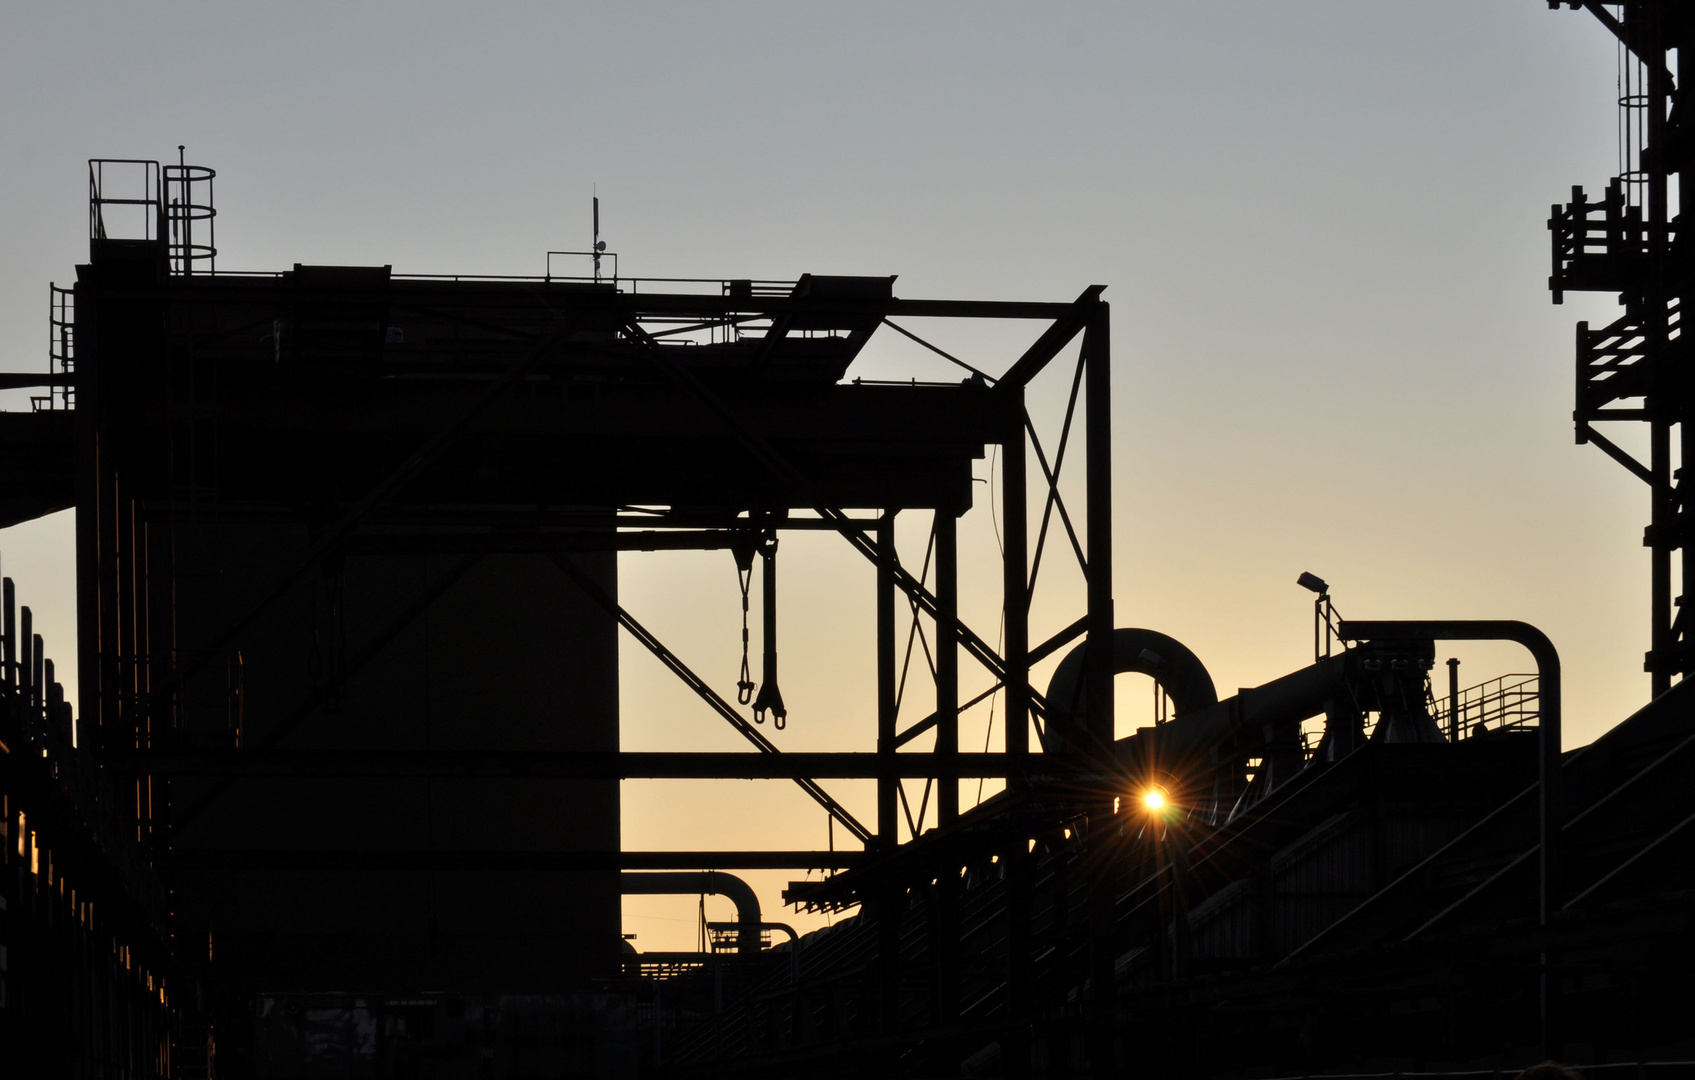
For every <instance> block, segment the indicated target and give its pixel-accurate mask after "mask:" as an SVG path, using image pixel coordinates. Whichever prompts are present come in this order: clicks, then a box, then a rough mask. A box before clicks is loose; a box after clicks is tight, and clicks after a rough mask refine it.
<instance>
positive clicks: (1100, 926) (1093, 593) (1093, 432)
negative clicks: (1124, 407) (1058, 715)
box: [1083, 301, 1127, 1076]
mask: <svg viewBox="0 0 1695 1080" xmlns="http://www.w3.org/2000/svg"><path fill="white" fill-rule="evenodd" d="M1094 306H1095V311H1094V313H1093V315H1092V316H1091V317H1090V319H1089V325H1088V327H1087V328H1086V329H1085V330H1084V331H1083V362H1084V364H1085V365H1087V368H1086V375H1087V378H1088V384H1087V388H1088V394H1087V400H1086V402H1085V405H1084V414H1083V416H1084V424H1085V431H1086V437H1085V443H1084V446H1085V449H1086V452H1087V459H1086V461H1085V483H1086V489H1087V490H1086V495H1087V501H1088V517H1089V520H1088V526H1087V531H1088V545H1089V550H1088V555H1089V568H1088V598H1089V612H1088V619H1089V636H1088V639H1087V645H1086V646H1085V647H1086V649H1087V652H1086V654H1085V659H1086V661H1087V662H1086V664H1085V671H1086V672H1087V680H1088V681H1087V692H1088V700H1089V715H1088V725H1089V738H1088V740H1087V744H1088V746H1089V748H1090V752H1091V757H1092V758H1093V761H1092V762H1091V764H1090V771H1091V772H1093V773H1096V774H1097V775H1104V776H1112V775H1114V774H1115V773H1116V772H1117V768H1116V764H1117V763H1116V759H1115V758H1114V755H1113V737H1114V735H1115V734H1116V730H1115V702H1114V700H1113V676H1114V674H1115V673H1114V671H1113V668H1114V667H1115V664H1114V662H1113V661H1114V656H1113V652H1114V650H1113V610H1112V341H1111V324H1110V319H1109V316H1110V313H1109V310H1108V308H1107V305H1106V304H1104V303H1101V302H1100V301H1096V302H1095V305H1094ZM1118 794H1127V793H1121V792H1115V791H1112V790H1110V789H1108V788H1106V787H1105V786H1104V785H1103V786H1102V788H1101V790H1099V791H1097V792H1095V793H1094V798H1092V799H1091V800H1090V801H1091V803H1092V805H1091V807H1090V813H1089V816H1090V819H1091V822H1090V828H1089V838H1090V843H1089V861H1090V863H1091V866H1090V873H1089V875H1088V880H1089V883H1090V886H1091V887H1090V889H1089V899H1088V917H1089V969H1090V970H1089V978H1090V985H1091V986H1092V987H1093V993H1092V996H1091V1000H1090V1002H1089V1012H1090V1014H1091V1015H1090V1021H1091V1022H1090V1025H1089V1028H1090V1030H1089V1059H1090V1065H1091V1066H1092V1071H1093V1072H1094V1074H1095V1075H1097V1076H1109V1075H1114V1074H1115V1073H1116V1068H1117V1066H1116V1062H1115V1058H1116V1054H1115V1053H1114V1031H1113V1004H1114V1001H1115V999H1116V998H1117V986H1116V983H1117V978H1116V975H1115V972H1114V958H1115V957H1116V956H1117V950H1115V949H1114V948H1113V941H1114V937H1115V935H1114V933H1113V930H1114V924H1115V919H1114V915H1115V912H1114V910H1113V903H1112V889H1111V887H1110V882H1111V872H1112V861H1113V860H1112V859H1111V853H1110V851H1109V850H1108V849H1107V844H1108V839H1107V838H1108V837H1110V836H1112V835H1113V834H1114V833H1115V832H1116V830H1114V829H1113V828H1112V816H1113V801H1114V796H1115V795H1118Z"/></svg>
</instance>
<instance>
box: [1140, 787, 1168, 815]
mask: <svg viewBox="0 0 1695 1080" xmlns="http://www.w3.org/2000/svg"><path fill="white" fill-rule="evenodd" d="M1142 805H1143V806H1144V807H1146V808H1147V809H1148V810H1150V811H1152V812H1153V813H1156V814H1157V813H1159V812H1160V811H1161V810H1164V809H1165V792H1163V791H1161V790H1160V789H1159V788H1149V789H1148V790H1146V791H1144V792H1142Z"/></svg>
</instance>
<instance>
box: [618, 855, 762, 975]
mask: <svg viewBox="0 0 1695 1080" xmlns="http://www.w3.org/2000/svg"><path fill="white" fill-rule="evenodd" d="M618 892H619V893H620V894H621V895H624V896H688V895H690V894H691V893H712V894H714V895H716V896H727V897H729V898H730V901H731V902H732V903H734V904H735V905H736V923H737V925H738V926H739V927H740V928H741V932H740V933H739V934H738V935H737V937H738V938H739V940H738V941H737V943H736V951H737V952H739V953H741V954H742V955H744V956H747V955H751V954H753V953H756V952H758V951H759V927H760V916H759V897H758V896H755V895H754V892H753V889H752V887H750V886H749V885H748V883H747V882H745V881H743V880H742V879H741V878H739V877H737V876H735V875H734V874H726V873H724V872H722V871H719V870H659V871H653V872H649V873H640V872H634V871H630V870H625V871H623V872H621V873H620V874H619V875H618Z"/></svg>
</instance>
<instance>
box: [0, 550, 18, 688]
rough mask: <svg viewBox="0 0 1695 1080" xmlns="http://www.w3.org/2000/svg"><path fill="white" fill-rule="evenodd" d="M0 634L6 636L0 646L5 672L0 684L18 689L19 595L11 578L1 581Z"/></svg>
mask: <svg viewBox="0 0 1695 1080" xmlns="http://www.w3.org/2000/svg"><path fill="white" fill-rule="evenodd" d="M0 607H3V608H4V613H3V614H0V634H3V635H4V636H5V639H6V640H5V642H4V643H3V644H0V666H4V668H5V671H4V672H0V682H4V683H5V684H6V685H7V686H8V687H10V688H12V689H14V690H15V689H17V687H18V595H17V591H16V587H15V586H14V585H13V584H12V579H11V578H5V579H0Z"/></svg>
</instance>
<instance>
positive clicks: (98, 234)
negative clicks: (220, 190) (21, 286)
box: [88, 146, 218, 276]
mask: <svg viewBox="0 0 1695 1080" xmlns="http://www.w3.org/2000/svg"><path fill="white" fill-rule="evenodd" d="M177 151H178V154H179V158H178V161H177V163H176V164H175V165H165V166H161V165H160V164H159V163H158V162H157V161H147V160H141V159H137V158H91V159H90V160H89V162H88V237H89V240H91V241H93V242H96V243H99V242H102V241H114V240H119V241H121V240H139V241H145V242H152V243H157V242H158V241H161V240H163V241H165V252H164V258H165V260H166V262H167V264H168V266H169V268H170V272H171V273H173V274H177V275H181V276H189V275H193V274H210V273H213V272H215V270H216V267H217V257H218V248H217V244H216V237H215V232H214V222H215V219H216V218H217V216H218V211H217V207H216V206H215V204H214V200H213V197H212V181H213V179H214V178H215V177H216V176H217V175H218V174H217V172H216V171H215V170H213V169H209V168H207V167H205V166H204V165H190V164H188V163H187V162H186V161H183V160H181V157H180V155H181V152H182V147H180V146H179V147H177Z"/></svg>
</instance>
